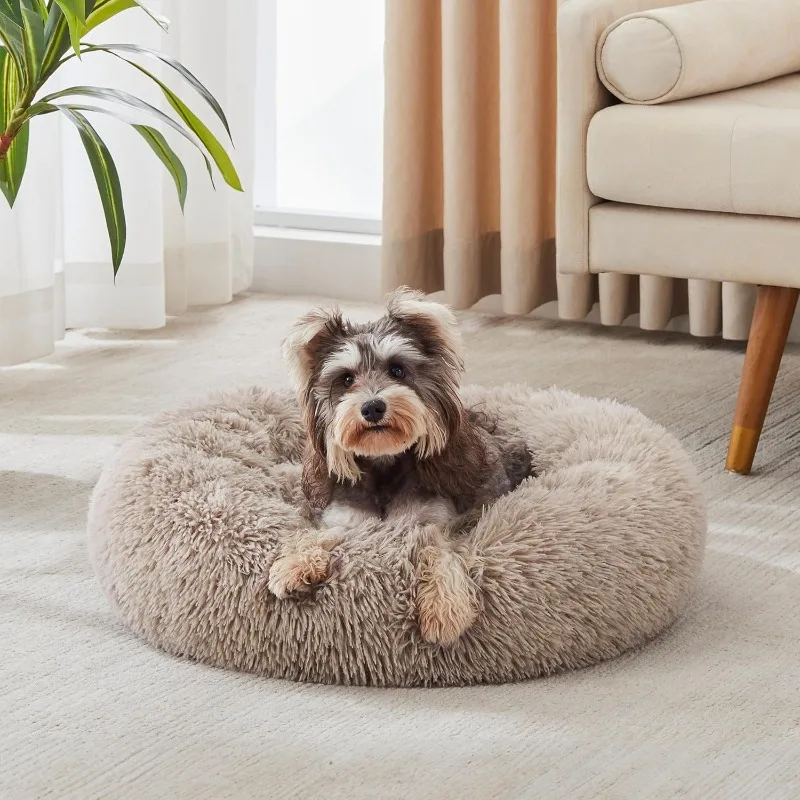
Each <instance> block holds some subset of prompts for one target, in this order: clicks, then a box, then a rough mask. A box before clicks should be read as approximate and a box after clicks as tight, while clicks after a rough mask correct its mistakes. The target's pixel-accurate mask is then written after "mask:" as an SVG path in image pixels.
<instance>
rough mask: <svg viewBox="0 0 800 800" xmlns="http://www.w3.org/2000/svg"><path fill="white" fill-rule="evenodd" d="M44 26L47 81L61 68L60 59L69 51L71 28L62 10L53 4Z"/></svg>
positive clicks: (45, 73) (43, 64)
mask: <svg viewBox="0 0 800 800" xmlns="http://www.w3.org/2000/svg"><path fill="white" fill-rule="evenodd" d="M48 11H49V13H48V15H47V22H46V23H45V26H44V40H45V51H44V59H43V63H42V79H43V80H47V78H49V77H50V76H51V75H52V74H53V73H54V72H55V71H56V69H57V67H58V66H59V63H60V62H59V59H60V58H61V56H63V55H64V53H66V52H67V50H69V26H68V25H67V20H66V19H65V18H64V14H63V13H62V12H61V9H60V8H59V7H58V6H57V5H55V4H54V3H52V2H51V5H50V8H49V10H48Z"/></svg>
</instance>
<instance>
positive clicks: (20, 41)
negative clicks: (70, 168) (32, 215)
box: [0, 0, 242, 275]
mask: <svg viewBox="0 0 800 800" xmlns="http://www.w3.org/2000/svg"><path fill="white" fill-rule="evenodd" d="M131 8H138V9H140V10H141V11H142V12H143V13H145V14H147V15H148V16H149V17H151V18H152V20H153V22H154V23H155V24H158V25H160V26H161V27H162V28H164V29H165V30H166V29H167V26H168V23H167V21H166V20H165V19H163V18H162V17H160V16H159V15H157V14H155V13H153V12H152V11H151V10H150V9H148V8H147V7H146V6H145V5H143V4H142V3H141V2H139V0H0V41H2V46H0V131H2V132H1V133H0V190H2V192H3V194H4V195H5V198H6V200H7V201H8V203H9V205H10V206H12V207H13V205H14V201H15V199H16V197H17V194H18V192H19V189H20V184H21V182H22V180H23V177H24V174H25V165H26V163H27V159H28V139H29V127H30V125H31V124H35V121H36V118H37V117H39V116H41V115H43V114H52V113H59V114H62V115H64V117H65V118H66V119H68V120H69V121H70V122H71V123H72V124H73V125H75V127H76V128H77V130H78V133H79V135H80V139H81V142H82V143H83V146H84V148H85V150H86V155H87V156H88V158H89V163H90V165H91V168H92V172H93V174H94V178H95V182H96V184H97V188H98V191H99V193H100V199H101V202H102V206H103V212H104V215H105V220H106V227H107V229H108V236H109V242H110V245H111V263H112V265H113V269H114V275H116V274H117V270H118V269H119V266H120V263H121V262H122V257H123V255H124V252H125V239H126V227H125V211H124V207H123V199H122V189H121V186H120V181H119V176H118V173H117V169H116V166H115V164H114V159H113V157H112V155H111V153H110V152H109V149H108V147H107V146H106V144H105V142H104V141H103V140H102V139H101V137H100V136H99V135H98V133H97V131H96V129H95V128H94V127H93V125H92V124H91V122H90V120H89V116H90V115H91V114H110V115H112V116H114V117H116V118H117V119H119V120H121V121H122V122H124V123H127V124H129V125H131V126H132V127H133V128H134V129H135V130H136V131H137V133H139V134H140V135H141V137H142V139H143V140H144V141H145V142H146V144H147V145H148V146H149V147H150V148H151V149H152V151H153V152H154V153H155V155H156V156H157V157H158V158H159V159H160V160H161V162H162V163H163V164H164V167H165V168H166V169H167V171H168V172H169V174H170V176H171V177H172V180H173V181H174V183H175V188H176V191H177V193H178V199H179V201H180V204H181V208H183V205H184V202H185V199H186V192H187V178H186V170H185V168H184V166H183V164H182V162H181V159H180V158H179V157H178V155H177V154H176V153H175V151H174V150H173V149H172V147H171V146H170V144H169V141H168V140H167V138H166V137H165V136H164V134H163V133H162V131H161V130H159V129H158V128H156V127H153V126H152V125H147V124H145V123H144V122H143V121H142V118H143V117H144V118H146V117H147V116H148V115H149V116H150V117H152V118H154V119H155V120H156V121H157V122H159V123H161V125H162V126H163V129H164V130H165V131H167V132H169V131H173V132H175V133H177V134H179V135H181V136H183V137H184V138H185V139H187V140H188V141H190V142H191V143H192V144H193V145H194V146H195V147H196V148H197V149H198V150H199V152H200V153H201V155H202V157H203V159H204V160H205V163H206V167H207V168H208V173H209V176H210V177H211V180H212V183H213V179H214V178H213V167H212V162H213V164H214V165H215V166H216V168H217V170H218V171H219V173H220V174H221V175H222V177H223V179H224V180H225V182H226V183H227V184H228V185H229V186H231V187H232V188H234V189H236V190H238V191H241V188H242V187H241V183H240V181H239V176H238V175H237V173H236V169H235V167H234V165H233V162H232V161H231V159H230V156H229V155H228V153H227V151H226V149H225V147H224V146H223V145H222V144H221V143H220V141H219V139H218V138H217V137H216V136H215V135H214V134H213V133H212V132H211V131H210V130H209V128H208V127H207V126H206V125H205V124H204V123H203V122H202V120H201V119H200V118H199V117H198V116H197V115H196V114H195V113H194V112H193V111H192V110H191V109H190V108H189V106H188V105H187V104H186V103H185V102H184V100H183V99H181V98H180V97H179V96H178V95H177V94H176V93H175V92H174V91H173V90H172V89H171V88H170V87H169V86H167V85H166V84H165V83H164V82H163V81H162V80H161V79H160V78H159V77H157V76H156V75H154V74H153V73H152V72H150V70H148V69H147V68H145V67H144V66H142V64H140V63H139V62H138V61H137V60H135V58H134V57H136V56H139V57H142V56H143V57H146V58H148V59H155V60H156V61H158V62H160V63H161V64H163V65H166V67H168V68H170V69H172V70H174V71H175V72H177V73H178V74H179V75H180V76H181V77H182V78H183V79H184V80H185V81H186V82H187V83H188V84H189V85H190V86H191V87H192V88H193V89H194V90H195V91H196V92H197V93H198V94H199V96H200V97H201V98H202V99H203V100H204V101H205V102H206V103H207V104H208V106H210V108H211V109H212V111H213V112H214V114H215V115H216V116H217V117H218V118H219V119H220V121H221V122H222V124H223V126H224V128H225V131H226V133H227V134H228V137H229V138H230V129H229V126H228V121H227V119H226V118H225V113H224V112H223V110H222V108H221V107H220V105H219V103H218V102H217V100H216V99H215V98H214V96H213V95H212V94H211V92H209V91H208V89H207V88H206V87H205V86H204V85H203V84H202V83H201V82H200V81H199V80H198V79H197V78H196V77H195V76H194V75H193V74H192V73H191V72H190V71H189V70H188V69H186V67H184V66H183V65H182V64H181V63H180V62H178V61H176V60H175V59H173V58H172V57H170V56H168V55H166V54H164V53H161V52H158V51H156V50H152V49H150V48H146V47H140V46H138V45H133V44H102V45H98V44H91V43H89V42H86V41H84V37H85V36H86V34H88V33H89V32H90V31H92V30H93V29H94V28H96V27H97V26H98V25H100V23H102V22H105V21H106V20H108V19H111V18H112V17H114V16H116V15H117V14H119V13H121V12H123V11H126V10H128V9H131ZM96 52H102V53H107V54H109V55H111V56H114V57H115V58H118V59H120V60H121V61H124V62H126V63H127V64H129V65H130V66H131V68H132V69H135V70H138V71H139V72H140V73H142V74H144V75H146V76H147V77H148V78H150V79H152V80H153V81H154V82H155V83H156V84H157V85H158V87H159V88H160V90H161V92H162V93H163V95H164V97H165V98H166V101H167V103H169V105H170V107H171V108H172V109H173V111H174V112H175V116H170V115H169V114H167V113H165V112H164V111H162V110H161V109H159V108H157V107H156V106H154V105H152V104H150V103H147V102H145V101H144V100H141V99H140V98H138V97H135V96H134V95H132V94H130V93H128V92H123V91H120V90H118V89H114V88H110V87H103V86H70V87H69V88H66V89H61V90H59V91H54V92H50V93H46V92H45V90H44V87H45V84H46V83H47V82H48V81H49V80H50V79H51V78H52V76H53V75H54V74H55V73H56V72H57V71H58V70H59V68H61V67H62V66H63V65H64V64H65V63H67V62H68V61H70V60H71V59H73V58H81V56H83V55H84V54H86V53H96ZM87 101H88V102H87ZM98 101H99V102H100V103H107V104H109V105H98V104H97V103H98ZM131 112H133V113H131Z"/></svg>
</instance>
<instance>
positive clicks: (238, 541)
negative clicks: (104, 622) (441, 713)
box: [89, 387, 706, 686]
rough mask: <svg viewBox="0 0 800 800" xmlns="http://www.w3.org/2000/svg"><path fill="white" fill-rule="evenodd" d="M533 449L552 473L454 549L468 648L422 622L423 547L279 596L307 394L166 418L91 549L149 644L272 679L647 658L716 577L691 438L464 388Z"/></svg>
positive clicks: (301, 522) (377, 553)
mask: <svg viewBox="0 0 800 800" xmlns="http://www.w3.org/2000/svg"><path fill="white" fill-rule="evenodd" d="M464 400H465V403H466V404H467V405H471V406H478V407H480V409H481V410H482V411H484V412H485V413H486V415H487V417H488V418H489V419H493V420H496V428H495V429H494V435H496V436H497V437H499V438H500V439H512V438H519V437H522V438H523V439H524V440H525V441H526V442H527V443H528V446H529V448H530V450H531V453H532V455H533V460H534V464H535V466H536V470H537V476H536V477H534V478H529V479H527V480H526V481H525V482H523V483H522V484H521V485H520V486H519V487H518V488H517V489H515V490H514V491H513V492H511V493H510V494H508V495H506V496H504V497H502V498H500V499H499V500H498V501H497V502H496V503H495V504H494V505H493V506H492V507H490V508H488V509H487V510H486V511H485V512H484V514H483V516H482V517H481V519H480V521H479V522H478V524H477V527H476V528H475V529H474V530H472V531H471V532H470V533H469V534H467V535H466V536H465V537H464V538H463V539H462V540H460V541H459V542H458V543H457V545H456V549H457V551H458V552H459V554H460V555H461V556H462V557H463V558H464V559H465V560H466V563H467V564H468V566H469V570H470V573H471V575H472V577H473V579H474V580H475V582H476V583H477V585H478V587H479V598H480V614H479V617H478V620H477V621H476V622H475V623H474V624H473V625H472V627H471V628H470V629H469V630H468V631H467V633H466V634H465V635H464V636H462V637H461V639H460V640H459V641H458V642H456V644H454V645H447V646H445V645H437V644H429V643H428V642H426V641H425V640H424V639H423V638H422V636H421V634H420V632H419V628H418V625H417V620H416V611H415V601H414V593H415V586H414V580H415V578H414V575H415V566H414V535H413V530H402V529H397V528H394V527H392V526H391V525H388V524H380V523H377V524H373V523H366V524H364V525H363V526H361V527H359V528H355V529H354V530H353V531H352V533H351V534H350V535H349V536H348V537H346V538H345V540H344V541H343V542H342V543H341V544H340V545H339V546H337V547H336V549H335V550H334V551H333V566H332V570H331V574H330V577H329V578H328V580H327V581H326V582H325V583H323V584H321V585H320V586H319V587H317V588H316V590H315V591H313V592H312V593H310V594H308V595H305V596H301V597H298V598H289V599H284V600H279V599H277V598H276V597H274V596H273V595H272V594H270V592H269V591H268V589H267V583H268V578H269V570H270V564H271V563H272V561H273V560H274V559H275V558H276V556H277V555H278V554H279V553H280V549H281V544H282V542H283V540H284V539H285V538H286V537H287V536H290V535H292V533H293V532H295V531H297V530H299V529H301V528H305V527H307V526H308V521H307V520H306V518H305V516H304V511H303V497H302V493H301V491H300V464H299V458H300V454H301V451H302V448H303V443H304V436H305V433H304V429H303V427H302V425H301V423H300V418H299V415H298V409H297V405H296V402H295V400H294V397H293V396H292V395H291V394H290V393H288V392H276V391H267V390H264V389H258V388H253V389H246V390H242V391H238V392H235V393H230V394H227V395H224V396H220V397H216V398H213V399H211V400H209V401H207V402H205V403H203V404H198V405H196V406H194V407H190V408H184V409H182V410H180V411H177V412H172V413H169V414H166V415H164V416H162V417H160V418H158V419H156V420H154V421H153V422H151V423H148V424H147V425H146V426H144V427H143V428H141V429H140V430H139V431H137V432H136V433H135V434H134V435H133V436H132V437H131V438H129V439H128V440H127V441H126V442H124V443H123V444H122V446H121V447H120V448H119V450H118V451H117V453H116V455H115V457H114V458H113V460H112V461H111V462H110V463H109V465H108V466H107V467H106V469H105V470H104V472H103V474H102V476H101V478H100V481H99V482H98V484H97V487H96V488H95V490H94V494H93V497H92V502H91V508H90V513H89V545H90V553H91V557H92V561H93V564H94V567H95V570H96V573H97V576H98V578H99V580H100V583H101V584H102V586H103V588H104V590H105V591H106V593H107V594H108V596H109V597H110V599H111V601H112V602H113V604H114V606H115V607H116V608H117V609H118V611H119V613H120V615H121V617H122V619H123V620H124V622H125V623H126V624H127V625H128V626H129V627H130V628H131V629H132V630H133V631H135V632H136V633H137V634H139V635H140V636H141V637H143V638H144V639H145V640H146V641H148V642H150V643H151V644H153V645H155V646H157V647H160V648H162V649H164V650H166V651H167V652H169V653H172V654H175V655H178V656H185V657H189V658H192V659H196V660H197V661H201V662H204V663H207V664H213V665H216V666H219V667H226V668H230V669H238V670H246V671H248V672H254V673H258V674H261V675H265V676H270V677H277V678H288V679H291V680H298V681H315V682H321V683H342V684H361V685H374V686H448V685H467V684H476V683H500V682H505V681H515V680H520V679H524V678H533V677H536V676H540V675H545V674H550V673H554V672H557V671H561V670H565V669H570V668H577V667H584V666H587V665H589V664H592V663H595V662H598V661H601V660H604V659H608V658H612V657H614V656H617V655H619V654H620V653H622V652H624V651H626V650H628V649H630V648H633V647H637V646H639V645H641V644H643V643H644V642H646V641H648V640H649V639H652V638H653V637H654V636H656V635H657V634H659V633H660V632H662V631H663V630H664V629H665V628H667V627H668V626H669V625H670V624H671V623H672V622H673V621H674V620H675V619H676V617H677V616H678V615H679V614H680V612H681V610H682V609H683V608H684V606H685V604H686V602H687V599H688V597H689V596H690V594H691V592H692V589H693V587H694V585H695V582H696V580H697V577H698V573H699V571H700V568H701V563H702V558H703V549H704V544H705V535H706V514H705V503H704V500H703V494H702V490H701V487H700V483H699V480H698V477H697V474H696V472H695V470H694V468H693V466H692V464H691V462H690V460H689V458H688V457H687V455H686V454H685V452H684V451H683V450H682V448H681V447H680V445H679V444H678V442H677V441H676V440H675V439H674V438H673V437H672V436H671V435H670V434H668V433H667V432H666V431H665V430H664V429H663V428H661V427H660V426H658V425H656V424H655V423H653V422H651V421H649V420H648V419H646V418H645V417H644V416H642V414H640V413H639V412H638V411H636V410H635V409H632V408H629V407H627V406H624V405H620V404H618V403H615V402H613V401H608V400H594V399H588V398H584V397H580V396H577V395H575V394H572V393H570V392H565V391H557V390H547V391H534V390H532V389H529V388H525V387H506V388H503V389H494V390H486V389H481V388H477V387H471V388H467V389H465V390H464Z"/></svg>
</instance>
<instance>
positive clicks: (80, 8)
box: [53, 0, 86, 58]
mask: <svg viewBox="0 0 800 800" xmlns="http://www.w3.org/2000/svg"><path fill="white" fill-rule="evenodd" d="M53 2H54V3H57V4H58V6H59V8H60V9H61V11H62V13H63V14H64V17H65V19H66V20H67V27H68V28H69V38H70V41H71V42H72V49H73V50H74V51H75V55H76V56H78V58H80V57H81V36H83V35H84V34H85V33H86V2H85V0H53Z"/></svg>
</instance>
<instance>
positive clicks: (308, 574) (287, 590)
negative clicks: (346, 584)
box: [267, 546, 331, 600]
mask: <svg viewBox="0 0 800 800" xmlns="http://www.w3.org/2000/svg"><path fill="white" fill-rule="evenodd" d="M330 560H331V554H330V552H329V551H328V550H326V549H325V548H323V547H319V546H313V547H310V548H308V549H307V550H303V551H301V552H297V553H291V554H289V555H285V556H280V557H278V558H276V559H275V561H273V562H272V567H271V568H270V571H269V582H268V583H267V588H268V589H269V591H270V592H272V594H274V595H275V597H277V598H278V599H280V600H283V599H285V598H287V597H289V596H290V595H296V594H303V593H305V592H309V591H311V589H312V588H313V587H314V586H317V585H318V584H320V583H322V582H323V581H325V579H326V578H327V577H328V568H329V567H330Z"/></svg>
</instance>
